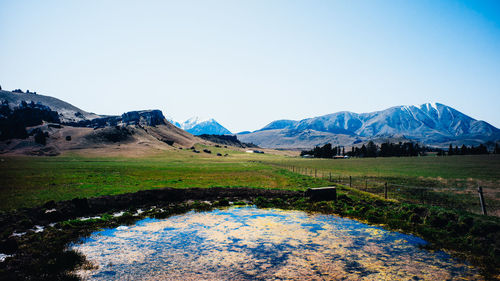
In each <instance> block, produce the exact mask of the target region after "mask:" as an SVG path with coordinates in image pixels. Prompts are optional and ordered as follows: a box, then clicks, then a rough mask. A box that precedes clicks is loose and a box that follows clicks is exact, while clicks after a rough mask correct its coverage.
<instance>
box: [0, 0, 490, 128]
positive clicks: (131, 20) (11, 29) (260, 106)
mask: <svg viewBox="0 0 500 281" xmlns="http://www.w3.org/2000/svg"><path fill="white" fill-rule="evenodd" d="M0 85H1V86H2V88H3V89H4V90H12V89H17V88H21V89H23V90H26V89H29V90H30V91H36V92H38V93H39V94H44V95H49V96H53V97H56V98H59V99H62V100H64V101H67V102H69V103H71V104H73V105H75V106H77V107H79V108H81V109H83V110H85V111H89V112H94V113H97V114H107V115H117V114H121V113H123V112H126V111H132V110H142V109H160V110H162V111H163V113H164V115H166V116H168V117H170V118H173V119H174V120H177V121H184V120H186V119H188V118H190V117H192V116H200V117H213V118H215V119H216V120H217V121H218V122H219V123H221V124H222V125H224V126H225V127H226V128H228V129H229V130H230V131H232V132H240V131H246V130H249V131H253V130H257V129H260V128H262V127H264V126H265V125H267V124H268V123H270V122H271V121H273V120H278V119H293V120H300V119H304V118H309V117H315V116H320V115H324V114H329V113H334V112H338V111H344V110H345V111H352V112H357V113H362V112H372V111H377V110H383V109H385V108H388V107H391V106H396V105H412V104H422V103H426V102H439V103H443V104H446V105H449V106H451V107H453V108H455V109H457V110H459V111H461V112H463V113H465V114H467V115H469V116H471V117H473V118H475V119H478V120H484V121H487V122H489V123H490V124H492V125H494V126H496V127H500V1H480V0H475V1H447V0H439V1H427V0H418V1H402V0H395V1H391V0H384V1H377V0H365V1H361V0H355V1H352V0H346V1H342V0H331V1H330V0H328V1H318V0H307V1H306V0H303V1H293V0H286V1H280V0H251V1H250V0H248V1H238V0H231V1H229V0H228V1H210V0H199V1H192V0H182V1H151V0H146V1H138V0H137V1H123V0H122V1H111V0H105V1H100V0H85V1H83V0H81V1H79V0H75V1H52V0H46V1H23V0H12V1H11V0H0Z"/></svg>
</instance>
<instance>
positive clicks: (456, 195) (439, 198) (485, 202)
mask: <svg viewBox="0 0 500 281" xmlns="http://www.w3.org/2000/svg"><path fill="white" fill-rule="evenodd" d="M277 166H279V167H281V168H285V169H287V170H289V171H291V172H293V173H298V174H302V175H305V176H310V177H315V178H322V179H325V180H328V181H330V182H332V183H337V184H342V185H346V186H349V187H352V188H355V189H358V190H361V191H365V192H369V193H372V194H377V195H380V196H383V197H385V198H387V199H396V200H398V201H400V202H407V203H416V204H426V205H432V206H439V207H443V208H447V209H455V210H461V211H468V212H471V213H476V214H483V215H490V216H497V217H500V190H499V189H494V188H490V187H482V186H479V185H478V186H477V187H448V186H433V187H429V186H411V185H403V184H400V183H394V182H389V181H377V180H373V179H371V178H368V177H360V176H345V175H338V174H335V173H334V172H332V171H329V170H320V169H315V168H308V167H297V166H282V165H279V164H277Z"/></svg>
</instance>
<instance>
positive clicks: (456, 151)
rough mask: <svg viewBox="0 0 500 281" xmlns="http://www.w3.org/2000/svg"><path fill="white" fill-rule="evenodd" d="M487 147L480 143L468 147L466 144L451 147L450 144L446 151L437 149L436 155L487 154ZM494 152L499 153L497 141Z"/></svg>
mask: <svg viewBox="0 0 500 281" xmlns="http://www.w3.org/2000/svg"><path fill="white" fill-rule="evenodd" d="M488 153H489V152H488V148H487V147H486V146H485V145H484V144H480V145H478V146H473V145H471V146H470V147H468V146H466V145H462V146H461V147H460V148H459V147H458V146H455V148H453V145H451V144H450V146H449V148H448V151H447V152H445V151H444V150H438V154H437V155H438V156H444V155H448V156H452V155H479V154H488ZM493 153H494V154H500V147H499V146H498V143H496V144H495V149H494V150H493Z"/></svg>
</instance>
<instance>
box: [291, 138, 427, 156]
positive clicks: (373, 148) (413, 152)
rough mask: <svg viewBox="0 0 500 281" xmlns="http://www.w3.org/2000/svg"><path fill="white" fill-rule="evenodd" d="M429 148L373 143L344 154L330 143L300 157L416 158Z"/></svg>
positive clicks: (352, 148)
mask: <svg viewBox="0 0 500 281" xmlns="http://www.w3.org/2000/svg"><path fill="white" fill-rule="evenodd" d="M426 151H429V148H427V147H425V146H420V145H418V144H414V143H412V142H405V143H402V142H400V143H389V142H387V143H383V144H381V145H380V146H378V145H376V144H375V143H374V142H373V141H370V142H368V143H367V144H366V145H364V144H363V145H362V146H361V147H354V146H353V147H351V151H348V152H346V151H345V148H344V147H341V146H336V147H332V145H331V144H330V143H327V144H325V145H323V146H322V147H319V146H316V147H315V148H314V149H312V150H304V151H302V152H301V154H300V155H301V156H304V155H311V156H313V157H314V158H333V157H334V156H346V155H347V156H350V157H391V156H418V155H425V153H426Z"/></svg>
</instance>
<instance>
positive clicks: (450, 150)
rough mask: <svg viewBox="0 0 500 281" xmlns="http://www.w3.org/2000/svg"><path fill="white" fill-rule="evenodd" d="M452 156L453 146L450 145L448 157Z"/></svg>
mask: <svg viewBox="0 0 500 281" xmlns="http://www.w3.org/2000/svg"><path fill="white" fill-rule="evenodd" d="M452 155H453V146H452V145H451V143H450V147H449V148H448V156H452Z"/></svg>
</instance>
